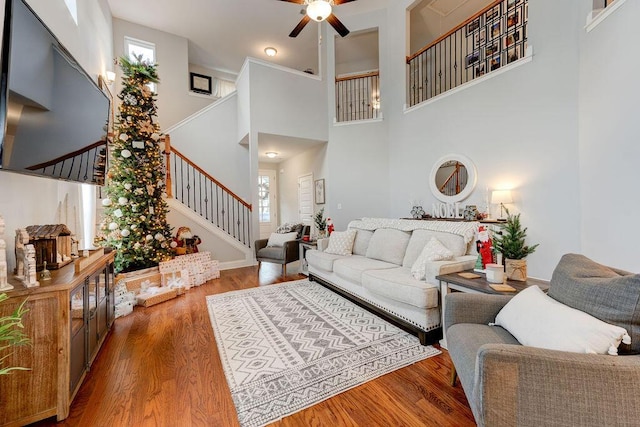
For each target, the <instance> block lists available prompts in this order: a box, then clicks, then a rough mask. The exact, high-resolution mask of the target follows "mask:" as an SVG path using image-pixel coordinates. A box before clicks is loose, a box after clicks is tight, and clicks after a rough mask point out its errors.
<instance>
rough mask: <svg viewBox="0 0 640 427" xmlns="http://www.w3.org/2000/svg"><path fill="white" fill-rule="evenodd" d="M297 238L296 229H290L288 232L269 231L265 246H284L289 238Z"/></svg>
mask: <svg viewBox="0 0 640 427" xmlns="http://www.w3.org/2000/svg"><path fill="white" fill-rule="evenodd" d="M297 238H298V232H297V231H292V232H290V233H271V236H269V241H268V242H267V246H284V244H285V243H286V242H288V241H289V240H296V239H297Z"/></svg>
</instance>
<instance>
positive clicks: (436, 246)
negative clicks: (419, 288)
mask: <svg viewBox="0 0 640 427" xmlns="http://www.w3.org/2000/svg"><path fill="white" fill-rule="evenodd" d="M450 259H453V252H451V251H450V250H449V249H447V247H446V246H445V245H443V244H442V242H440V240H438V239H436V238H435V237H432V238H431V240H429V241H428V242H427V244H426V245H424V248H422V252H420V255H418V258H417V259H416V261H415V262H414V263H413V266H411V274H412V275H413V277H414V279H416V280H424V279H425V278H426V276H427V262H429V261H447V260H450Z"/></svg>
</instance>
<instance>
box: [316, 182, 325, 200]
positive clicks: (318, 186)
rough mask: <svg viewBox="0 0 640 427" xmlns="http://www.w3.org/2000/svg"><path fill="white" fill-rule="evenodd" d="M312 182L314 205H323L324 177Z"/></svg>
mask: <svg viewBox="0 0 640 427" xmlns="http://www.w3.org/2000/svg"><path fill="white" fill-rule="evenodd" d="M314 184H315V186H314V188H315V202H316V205H324V178H323V179H316V180H315V182H314Z"/></svg>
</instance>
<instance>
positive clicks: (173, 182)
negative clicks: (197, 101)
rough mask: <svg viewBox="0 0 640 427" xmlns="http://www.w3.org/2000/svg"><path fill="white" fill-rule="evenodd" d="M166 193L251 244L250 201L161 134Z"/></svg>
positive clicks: (243, 242) (167, 136) (249, 245)
mask: <svg viewBox="0 0 640 427" xmlns="http://www.w3.org/2000/svg"><path fill="white" fill-rule="evenodd" d="M164 142H165V148H164V155H165V166H166V174H165V176H166V188H167V196H169V197H173V198H175V199H176V200H178V201H179V202H181V203H182V204H184V205H185V206H187V207H189V208H190V209H192V210H193V211H194V212H196V213H197V214H199V215H200V216H201V217H203V218H205V219H206V220H208V221H209V222H211V224H213V225H215V226H216V227H218V228H220V229H222V230H224V231H225V232H227V233H228V234H229V235H230V236H232V237H233V238H234V239H236V240H238V241H239V242H241V243H242V244H244V245H246V246H248V247H251V210H252V209H251V205H250V204H249V203H247V202H245V201H244V200H242V199H241V198H240V197H238V196H237V195H236V194H234V193H233V192H232V191H231V190H229V189H228V188H227V187H225V186H224V185H222V184H221V183H220V182H219V181H218V180H216V179H215V178H213V177H212V176H211V175H209V174H208V173H207V172H205V171H204V170H202V169H201V168H200V167H199V166H197V165H196V164H195V163H193V162H192V161H191V160H189V159H188V158H187V157H186V156H185V155H184V154H182V153H180V152H179V151H178V150H176V149H175V148H173V147H172V146H171V138H170V136H169V135H165V136H164Z"/></svg>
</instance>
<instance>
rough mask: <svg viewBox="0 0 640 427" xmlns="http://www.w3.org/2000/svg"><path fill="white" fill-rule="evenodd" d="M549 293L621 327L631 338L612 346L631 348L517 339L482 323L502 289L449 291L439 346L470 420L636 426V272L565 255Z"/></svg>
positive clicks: (639, 300) (639, 336)
mask: <svg viewBox="0 0 640 427" xmlns="http://www.w3.org/2000/svg"><path fill="white" fill-rule="evenodd" d="M616 276H617V277H616ZM549 296H551V297H552V298H554V299H555V300H557V301H560V302H562V303H563V304H565V305H569V306H571V307H573V308H576V309H578V310H581V311H585V312H587V313H589V314H591V315H592V316H594V317H598V318H600V319H601V320H604V321H606V322H607V323H611V324H616V325H618V326H621V327H624V328H625V329H627V331H628V333H629V334H630V335H631V344H630V345H628V346H624V345H623V346H624V347H625V348H623V346H621V347H620V351H621V354H622V351H627V352H631V353H635V354H632V355H620V356H609V355H600V354H585V353H569V352H564V351H557V350H546V349H541V348H535V347H527V346H522V345H520V343H519V342H518V341H517V340H516V338H514V337H513V336H512V335H511V334H510V333H509V332H507V331H506V330H505V329H503V328H502V327H500V326H488V324H489V323H490V322H494V321H495V318H496V315H497V314H498V312H499V311H500V309H501V308H502V307H503V306H504V305H505V304H506V303H507V302H508V301H509V300H510V298H511V297H510V296H502V295H486V294H482V295H481V294H467V293H453V294H449V295H447V296H446V298H445V306H446V309H445V319H444V327H445V331H446V337H447V346H448V350H449V354H450V356H451V359H452V361H453V364H454V366H455V369H456V371H457V374H458V376H459V378H460V382H461V383H462V387H463V389H464V392H465V394H466V396H467V399H468V400H469V404H470V406H471V409H472V411H473V414H474V417H475V419H476V422H477V423H478V425H479V426H491V427H493V426H572V427H573V426H604V425H610V426H614V425H615V426H637V425H640V391H639V390H640V355H638V353H639V352H640V275H638V274H630V273H626V272H622V271H619V270H615V269H609V268H608V267H604V266H600V265H599V264H596V263H594V262H593V261H590V260H588V259H586V258H584V257H582V256H580V255H573V254H569V255H565V256H564V257H563V258H562V260H561V261H560V264H558V267H556V270H555V271H554V274H553V278H552V279H551V284H550V289H549ZM454 380H455V377H454Z"/></svg>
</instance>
